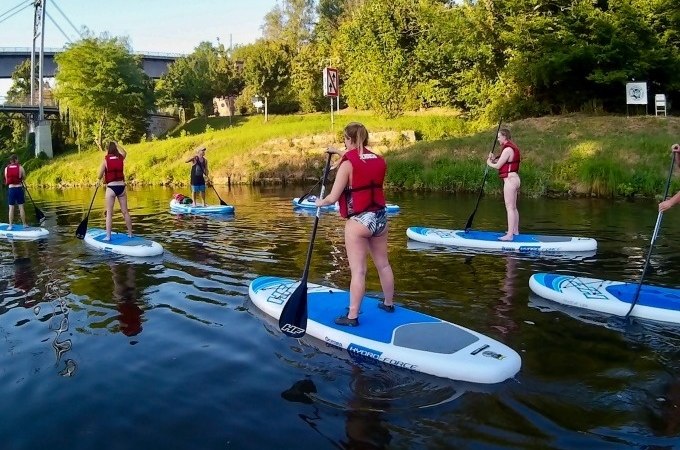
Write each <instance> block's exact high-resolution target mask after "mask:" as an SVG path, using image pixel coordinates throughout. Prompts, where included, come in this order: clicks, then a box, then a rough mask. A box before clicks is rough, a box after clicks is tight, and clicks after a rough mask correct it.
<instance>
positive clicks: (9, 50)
mask: <svg viewBox="0 0 680 450" xmlns="http://www.w3.org/2000/svg"><path fill="white" fill-rule="evenodd" d="M43 51H44V53H61V52H63V51H64V49H63V48H57V47H46V48H45V49H44V50H43ZM0 53H21V54H23V53H29V54H30V53H31V47H0ZM132 54H133V55H140V56H146V57H147V58H160V59H165V58H168V59H177V58H180V57H182V56H187V55H186V54H185V53H165V52H144V51H140V52H137V51H133V52H132Z"/></svg>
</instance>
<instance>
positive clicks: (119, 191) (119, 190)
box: [106, 185, 125, 197]
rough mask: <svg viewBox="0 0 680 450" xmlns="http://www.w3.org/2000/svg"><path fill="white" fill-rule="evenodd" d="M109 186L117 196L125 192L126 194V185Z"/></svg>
mask: <svg viewBox="0 0 680 450" xmlns="http://www.w3.org/2000/svg"><path fill="white" fill-rule="evenodd" d="M106 187H107V188H109V189H111V190H112V191H113V193H114V194H115V195H116V197H120V196H122V195H123V194H125V185H122V186H106Z"/></svg>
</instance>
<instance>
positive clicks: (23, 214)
mask: <svg viewBox="0 0 680 450" xmlns="http://www.w3.org/2000/svg"><path fill="white" fill-rule="evenodd" d="M19 217H21V223H23V224H24V226H25V227H27V226H28V224H27V223H26V211H25V210H24V205H23V204H21V205H19Z"/></svg>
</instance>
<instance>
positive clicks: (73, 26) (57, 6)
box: [52, 0, 83, 38]
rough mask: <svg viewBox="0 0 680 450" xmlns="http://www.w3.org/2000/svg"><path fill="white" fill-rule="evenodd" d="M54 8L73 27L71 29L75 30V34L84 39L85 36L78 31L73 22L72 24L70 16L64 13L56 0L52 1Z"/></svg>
mask: <svg viewBox="0 0 680 450" xmlns="http://www.w3.org/2000/svg"><path fill="white" fill-rule="evenodd" d="M52 6H54V7H55V9H56V10H57V11H59V13H60V14H61V15H62V16H63V17H64V19H66V21H67V22H68V23H69V25H71V28H73V29H74V30H75V32H76V33H77V34H78V36H79V37H81V38H82V37H83V34H82V33H81V32H80V30H78V28H76V26H75V25H73V22H71V20H70V19H69V18H68V16H67V15H66V14H64V11H62V10H61V8H59V5H57V2H56V1H55V0H52Z"/></svg>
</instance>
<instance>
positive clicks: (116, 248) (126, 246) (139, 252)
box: [85, 228, 163, 256]
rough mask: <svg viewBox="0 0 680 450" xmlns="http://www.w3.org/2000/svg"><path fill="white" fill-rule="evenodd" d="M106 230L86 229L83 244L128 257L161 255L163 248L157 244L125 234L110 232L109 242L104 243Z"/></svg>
mask: <svg viewBox="0 0 680 450" xmlns="http://www.w3.org/2000/svg"><path fill="white" fill-rule="evenodd" d="M105 237H106V230H103V229H101V228H88V229H87V233H85V243H86V244H88V245H90V246H92V247H94V248H96V249H99V250H104V251H105V252H111V253H116V254H119V255H128V256H157V255H160V254H162V253H163V247H162V246H161V244H159V243H158V242H155V241H152V240H149V239H144V238H142V237H139V236H132V237H129V236H128V235H127V234H126V233H116V232H115V231H114V232H111V240H110V241H105V240H104V238H105Z"/></svg>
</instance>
